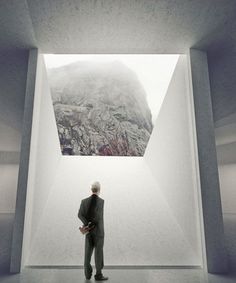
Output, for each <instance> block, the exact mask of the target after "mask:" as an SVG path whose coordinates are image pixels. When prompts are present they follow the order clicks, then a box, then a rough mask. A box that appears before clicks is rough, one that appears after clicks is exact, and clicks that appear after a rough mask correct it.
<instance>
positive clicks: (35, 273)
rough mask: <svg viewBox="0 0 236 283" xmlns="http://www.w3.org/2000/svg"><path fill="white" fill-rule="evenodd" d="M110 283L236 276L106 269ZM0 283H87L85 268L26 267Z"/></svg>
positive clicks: (218, 281)
mask: <svg viewBox="0 0 236 283" xmlns="http://www.w3.org/2000/svg"><path fill="white" fill-rule="evenodd" d="M103 273H104V275H106V276H108V277H109V280H108V281H107V282H110V283H120V282H127V283H156V282H158V283H173V282H175V283H234V282H235V280H236V275H233V274H232V275H230V276H226V275H210V274H209V275H207V274H205V273H204V271H203V270H201V269H195V270H191V269H151V270H148V269H118V270H117V269H104V272H103ZM0 281H1V283H28V282H29V283H38V282H44V283H64V282H68V283H74V282H77V283H88V282H96V281H94V278H92V279H91V280H85V278H84V272H83V270H82V269H47V268H45V269H40V268H25V269H24V270H23V271H22V273H21V274H17V275H10V276H9V275H2V276H0Z"/></svg>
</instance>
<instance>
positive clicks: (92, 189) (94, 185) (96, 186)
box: [91, 182, 100, 195]
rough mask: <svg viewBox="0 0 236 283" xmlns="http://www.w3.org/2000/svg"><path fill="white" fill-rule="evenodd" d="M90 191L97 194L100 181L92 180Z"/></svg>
mask: <svg viewBox="0 0 236 283" xmlns="http://www.w3.org/2000/svg"><path fill="white" fill-rule="evenodd" d="M91 191H92V193H93V194H97V195H98V194H99V193H100V183H99V182H94V183H93V184H92V186H91Z"/></svg>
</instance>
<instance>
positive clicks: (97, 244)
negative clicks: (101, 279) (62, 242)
mask: <svg viewBox="0 0 236 283" xmlns="http://www.w3.org/2000/svg"><path fill="white" fill-rule="evenodd" d="M103 245H104V237H101V236H96V235H95V234H93V232H90V233H89V234H87V235H86V236H85V256H84V273H85V277H86V278H90V277H91V275H92V271H93V268H92V266H91V264H90V262H91V257H92V254H93V250H95V252H94V257H95V267H96V275H101V274H102V269H103V266H104V263H103Z"/></svg>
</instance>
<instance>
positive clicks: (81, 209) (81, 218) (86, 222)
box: [78, 201, 88, 226]
mask: <svg viewBox="0 0 236 283" xmlns="http://www.w3.org/2000/svg"><path fill="white" fill-rule="evenodd" d="M78 217H79V219H80V220H81V221H82V222H83V224H84V225H85V226H86V225H88V220H87V219H86V215H85V212H84V203H83V201H81V204H80V208H79V212H78Z"/></svg>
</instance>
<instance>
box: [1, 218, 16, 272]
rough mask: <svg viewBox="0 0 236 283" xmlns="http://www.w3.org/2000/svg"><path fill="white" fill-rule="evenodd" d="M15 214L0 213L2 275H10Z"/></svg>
mask: <svg viewBox="0 0 236 283" xmlns="http://www.w3.org/2000/svg"><path fill="white" fill-rule="evenodd" d="M13 221H14V213H0V274H4V273H9V271H10V258H11V242H12V231H13Z"/></svg>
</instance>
